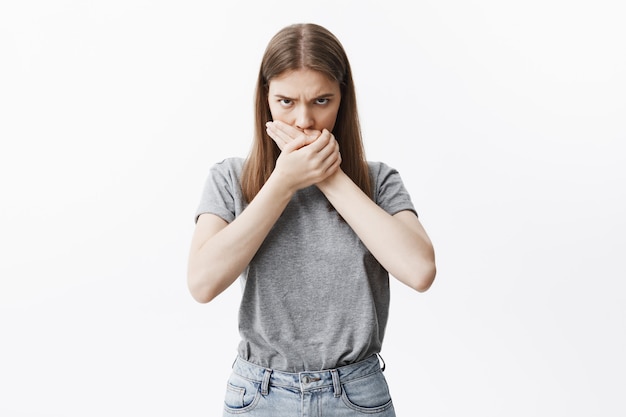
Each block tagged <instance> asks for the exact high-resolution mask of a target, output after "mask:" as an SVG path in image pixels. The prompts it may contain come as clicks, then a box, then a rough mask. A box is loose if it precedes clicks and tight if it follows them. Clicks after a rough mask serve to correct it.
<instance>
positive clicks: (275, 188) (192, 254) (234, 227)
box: [187, 136, 341, 303]
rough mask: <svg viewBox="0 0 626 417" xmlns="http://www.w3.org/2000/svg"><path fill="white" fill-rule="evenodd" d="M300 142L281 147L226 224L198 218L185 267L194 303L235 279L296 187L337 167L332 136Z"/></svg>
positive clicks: (214, 218) (205, 299)
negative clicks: (268, 172) (253, 194)
mask: <svg viewBox="0 0 626 417" xmlns="http://www.w3.org/2000/svg"><path fill="white" fill-rule="evenodd" d="M331 139H332V140H331ZM305 142H306V138H305V137H304V136H302V137H299V138H297V139H295V140H294V141H293V142H292V143H290V144H289V145H287V146H286V147H285V149H283V152H281V155H280V157H279V158H278V161H277V162H276V168H275V169H274V171H273V172H272V175H271V176H270V178H269V179H268V181H267V182H266V184H265V185H264V186H263V188H262V189H261V190H260V191H259V193H258V194H257V195H256V197H255V198H254V199H253V200H252V201H251V202H250V204H249V205H248V207H246V209H245V210H244V211H243V212H242V213H241V214H240V215H239V216H237V218H235V220H233V221H232V222H231V223H230V224H228V223H227V222H226V221H224V220H223V219H221V218H220V217H218V216H215V215H213V214H203V215H201V216H200V218H199V219H198V222H197V223H196V228H195V230H194V233H193V237H192V241H191V248H190V251H189V259H188V269H187V283H188V286H189V291H190V292H191V295H192V296H193V297H194V299H196V300H197V301H198V302H202V303H206V302H209V301H211V300H212V299H213V298H215V297H216V296H217V295H219V294H220V293H221V292H222V291H224V290H225V289H226V288H228V287H229V286H230V285H231V284H232V283H233V282H234V281H235V280H236V279H237V277H238V276H239V275H240V274H241V273H242V272H243V271H244V269H245V268H246V266H247V265H248V264H249V263H250V261H251V260H252V258H253V257H254V255H255V253H256V252H257V250H258V249H259V247H260V246H261V244H262V243H263V241H264V240H265V238H266V236H267V234H268V233H269V231H270V230H271V228H272V226H273V225H274V223H275V222H276V220H277V219H278V218H279V217H280V215H281V213H282V212H283V210H284V209H285V207H286V206H287V204H288V203H289V200H290V199H291V197H292V196H293V194H294V193H295V192H296V191H297V190H298V189H301V188H304V187H308V186H310V185H313V184H315V183H317V182H319V181H321V180H323V179H325V178H327V177H328V176H329V175H331V174H333V173H334V172H335V171H336V170H337V169H338V168H339V164H340V163H341V160H340V157H339V154H338V152H337V150H336V143H334V139H333V138H331V137H330V136H329V137H328V138H326V139H325V140H320V141H315V142H314V143H311V144H308V145H307V144H306V143H305Z"/></svg>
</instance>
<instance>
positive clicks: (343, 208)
mask: <svg viewBox="0 0 626 417" xmlns="http://www.w3.org/2000/svg"><path fill="white" fill-rule="evenodd" d="M318 188H319V189H320V190H321V191H322V192H323V193H324V195H325V196H326V198H327V199H328V200H329V202H330V203H331V204H332V205H333V207H334V208H335V209H336V210H337V212H338V213H339V214H340V215H341V216H342V217H343V219H344V220H345V221H346V222H347V223H348V224H349V225H350V227H352V229H353V230H354V232H355V233H356V234H357V235H358V236H359V238H360V239H361V241H362V242H363V244H364V245H365V246H366V247H367V248H368V249H369V251H370V252H371V253H372V255H374V257H376V259H377V260H378V262H380V264H381V265H382V266H383V267H384V268H385V269H386V270H387V271H388V272H389V273H390V274H391V275H393V276H394V277H396V278H397V279H398V280H400V281H401V282H403V283H405V284H406V285H408V286H410V287H412V288H414V289H416V290H418V291H425V290H426V289H428V288H429V287H430V285H431V284H432V282H433V279H434V276H435V256H434V250H433V246H432V244H431V241H430V239H429V238H428V235H427V234H426V232H425V231H424V229H423V228H422V227H421V224H420V223H419V221H418V220H417V217H416V216H415V215H414V214H413V213H408V212H405V213H400V214H398V215H396V216H391V215H390V214H388V213H387V212H386V211H384V210H383V209H382V208H380V207H379V206H378V205H376V203H374V202H373V201H372V200H371V199H370V198H369V197H368V196H367V195H366V194H365V193H363V192H362V191H361V189H359V188H358V187H357V186H356V184H354V182H352V180H351V179H350V178H349V177H348V176H347V175H346V174H345V173H343V172H342V171H339V172H338V173H337V174H335V175H333V176H332V177H331V178H329V179H328V180H326V181H324V182H322V183H320V184H318ZM411 216H412V217H411ZM413 217H414V219H413Z"/></svg>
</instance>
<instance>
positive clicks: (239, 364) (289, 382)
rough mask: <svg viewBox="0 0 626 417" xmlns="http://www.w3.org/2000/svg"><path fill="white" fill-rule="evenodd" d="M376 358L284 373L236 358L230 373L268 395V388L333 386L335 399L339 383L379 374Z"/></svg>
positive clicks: (299, 388) (339, 392) (376, 356)
mask: <svg viewBox="0 0 626 417" xmlns="http://www.w3.org/2000/svg"><path fill="white" fill-rule="evenodd" d="M380 371H381V367H380V362H379V359H378V355H376V354H374V355H372V356H370V357H369V358H367V359H364V360H362V361H360V362H355V363H352V364H350V365H345V366H341V367H338V368H336V369H328V370H322V371H304V372H293V373H292V372H283V371H276V370H272V369H268V368H264V367H262V366H259V365H255V364H253V363H250V362H248V361H246V360H245V359H242V358H241V357H237V359H236V360H235V363H234V364H233V372H234V373H236V374H237V375H239V376H241V377H242V378H246V379H249V380H252V381H258V382H261V392H262V394H263V395H267V392H268V389H269V387H270V386H275V387H284V388H291V389H298V390H301V391H303V392H304V391H309V390H315V389H319V388H323V387H327V386H333V388H334V391H335V396H339V395H341V383H344V382H348V381H351V380H354V379H358V378H362V377H365V376H367V375H370V374H372V373H374V372H380Z"/></svg>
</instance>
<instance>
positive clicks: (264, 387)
mask: <svg viewBox="0 0 626 417" xmlns="http://www.w3.org/2000/svg"><path fill="white" fill-rule="evenodd" d="M270 376H272V370H271V369H265V372H264V373H263V382H261V395H263V396H266V395H267V394H269V393H270Z"/></svg>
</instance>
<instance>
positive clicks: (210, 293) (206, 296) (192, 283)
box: [187, 274, 221, 304]
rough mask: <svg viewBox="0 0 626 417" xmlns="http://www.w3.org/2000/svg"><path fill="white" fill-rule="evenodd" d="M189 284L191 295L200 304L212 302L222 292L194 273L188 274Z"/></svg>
mask: <svg viewBox="0 0 626 417" xmlns="http://www.w3.org/2000/svg"><path fill="white" fill-rule="evenodd" d="M187 286H188V288H189V293H190V294H191V297H193V299H194V300H196V301H197V302H199V303H200V304H206V303H209V302H211V301H212V300H213V299H214V298H215V297H217V296H218V294H219V293H220V292H221V291H218V290H217V289H216V288H214V286H212V285H210V284H207V283H206V282H203V281H202V280H200V279H199V278H197V277H195V276H194V275H192V274H189V275H188V276H187Z"/></svg>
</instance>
